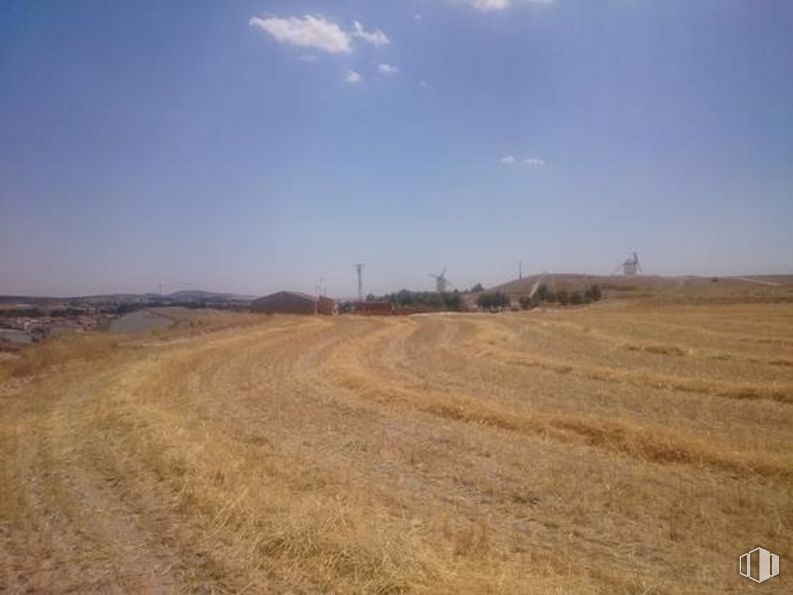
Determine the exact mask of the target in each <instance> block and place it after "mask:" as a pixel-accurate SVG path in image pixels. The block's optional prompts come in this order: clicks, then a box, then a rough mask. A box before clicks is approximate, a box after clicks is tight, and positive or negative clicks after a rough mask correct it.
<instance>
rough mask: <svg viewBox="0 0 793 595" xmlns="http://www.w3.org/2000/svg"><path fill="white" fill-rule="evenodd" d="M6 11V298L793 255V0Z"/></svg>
mask: <svg viewBox="0 0 793 595" xmlns="http://www.w3.org/2000/svg"><path fill="white" fill-rule="evenodd" d="M0 10H1V11H2V12H1V13H0V14H2V18H1V19H0V134H2V138H3V143H1V144H0V294H5V295H14V294H17V295H21V294H25V295H48V296H78V295H92V294H103V293H145V292H153V293H156V292H158V291H159V286H160V284H164V288H163V292H164V293H171V292H173V291H179V290H183V289H203V290H209V291H221V292H230V293H241V294H251V295H261V294H265V293H269V292H272V291H277V290H280V289H292V290H301V291H307V292H313V291H314V290H315V288H316V286H317V285H318V284H319V282H320V278H322V279H323V286H324V287H325V288H326V290H327V292H328V294H329V295H334V296H348V295H354V294H355V292H356V277H355V271H354V269H353V266H352V265H353V263H355V262H364V263H366V269H365V272H364V280H365V282H364V289H365V291H366V292H373V293H376V294H381V293H384V292H388V291H394V290H398V289H401V288H403V287H407V288H410V289H431V288H432V287H433V285H434V281H433V279H432V278H430V273H435V272H439V271H440V270H441V269H442V268H443V267H444V265H445V266H447V267H448V276H449V279H450V280H451V281H452V282H453V283H454V286H455V287H458V288H465V287H470V286H471V285H473V284H475V283H477V282H481V283H483V284H484V285H485V286H488V285H494V284H498V283H502V282H505V281H508V280H510V279H514V278H517V276H518V262H519V261H522V262H523V271H524V274H526V275H530V274H533V273H539V272H542V271H550V272H568V273H582V274H603V275H607V274H610V273H611V272H612V271H613V270H614V268H615V267H616V266H617V265H618V264H619V263H620V262H621V261H622V260H623V259H624V258H625V257H626V256H628V254H629V253H630V252H631V251H633V250H636V251H638V252H639V257H640V260H641V262H642V266H643V269H644V272H645V273H647V274H660V275H685V274H692V275H705V276H710V275H717V276H729V275H745V274H789V273H793V266H791V263H793V77H791V69H792V68H793V36H791V34H790V32H791V30H793V3H756V2H749V1H736V2H724V1H722V0H702V1H701V2H697V3H690V2H683V1H660V0H659V1H647V2H633V3H628V2H589V1H585V0H555V1H554V0H513V1H509V0H438V1H435V2H429V1H427V0H415V1H400V2H396V1H391V2H377V3H371V2H362V1H360V0H358V1H353V0H342V1H339V2H333V3H327V2H318V1H316V0H314V1H303V0H297V1H289V2H287V1H273V2H264V1H256V2H254V1H243V2H238V3H233V4H232V5H229V4H222V5H221V4H217V3H210V2H190V3H186V2H173V3H168V4H154V3H151V4H137V3H135V4H114V5H108V4H106V3H103V2H99V1H93V0H92V1H88V0H80V1H77V2H72V3H68V4H67V3H61V2H52V1H45V2H36V3H25V2H9V3H5V5H4V7H3V8H2V9H0Z"/></svg>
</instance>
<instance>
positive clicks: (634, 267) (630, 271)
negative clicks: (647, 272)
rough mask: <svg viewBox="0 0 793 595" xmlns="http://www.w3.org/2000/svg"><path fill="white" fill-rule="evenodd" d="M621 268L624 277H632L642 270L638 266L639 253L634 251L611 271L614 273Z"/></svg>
mask: <svg viewBox="0 0 793 595" xmlns="http://www.w3.org/2000/svg"><path fill="white" fill-rule="evenodd" d="M620 269H622V274H623V275H625V276H626V277H633V276H635V275H637V274H638V273H639V271H641V270H642V267H641V266H639V255H638V254H636V252H634V253H633V254H632V255H631V256H629V257H628V258H626V259H625V261H624V262H623V263H622V264H621V265H619V266H618V267H617V268H616V269H614V272H613V273H611V274H612V275H616V274H617V272H618V271H619V270H620Z"/></svg>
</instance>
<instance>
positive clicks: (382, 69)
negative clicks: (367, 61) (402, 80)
mask: <svg viewBox="0 0 793 595" xmlns="http://www.w3.org/2000/svg"><path fill="white" fill-rule="evenodd" d="M377 72H379V73H380V74H387V75H392V74H396V73H397V72H399V68H397V67H396V66H393V65H392V64H380V65H378V66H377Z"/></svg>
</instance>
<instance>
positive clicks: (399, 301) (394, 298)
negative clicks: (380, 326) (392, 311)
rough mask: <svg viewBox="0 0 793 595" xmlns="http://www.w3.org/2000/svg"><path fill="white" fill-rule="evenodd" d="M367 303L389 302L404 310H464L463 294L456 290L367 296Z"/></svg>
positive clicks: (400, 292) (401, 292)
mask: <svg viewBox="0 0 793 595" xmlns="http://www.w3.org/2000/svg"><path fill="white" fill-rule="evenodd" d="M366 300H367V301H375V300H387V301H389V302H391V303H392V304H393V305H394V307H395V308H403V309H417V310H422V309H433V310H453V311H458V310H462V306H463V300H462V297H461V294H460V292H459V291H457V290H456V289H455V290H454V291H449V292H446V293H437V292H435V291H409V290H407V289H402V290H401V291H397V292H395V293H387V294H385V295H384V296H381V297H377V296H375V295H374V294H369V295H367V296H366Z"/></svg>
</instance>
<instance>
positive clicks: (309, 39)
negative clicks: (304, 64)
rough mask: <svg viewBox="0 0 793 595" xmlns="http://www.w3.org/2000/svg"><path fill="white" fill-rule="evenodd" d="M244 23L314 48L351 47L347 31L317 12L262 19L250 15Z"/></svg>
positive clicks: (334, 50)
mask: <svg viewBox="0 0 793 595" xmlns="http://www.w3.org/2000/svg"><path fill="white" fill-rule="evenodd" d="M248 23H249V24H250V26H251V27H258V28H259V29H261V30H262V31H265V32H267V33H269V34H270V35H272V36H273V37H274V38H275V39H276V40H277V41H279V42H281V43H288V44H291V45H296V46H300V47H305V48H314V49H317V50H321V51H323V52H328V53H330V54H348V53H350V52H351V51H352V47H351V45H350V35H349V33H347V32H345V31H344V30H343V29H342V28H341V27H339V26H338V25H337V24H336V23H334V22H331V21H328V20H326V19H325V17H323V16H321V15H316V16H315V15H310V14H307V15H306V16H304V17H287V18H279V17H268V18H264V19H263V18H260V17H251V19H250V21H249V22H248Z"/></svg>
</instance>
